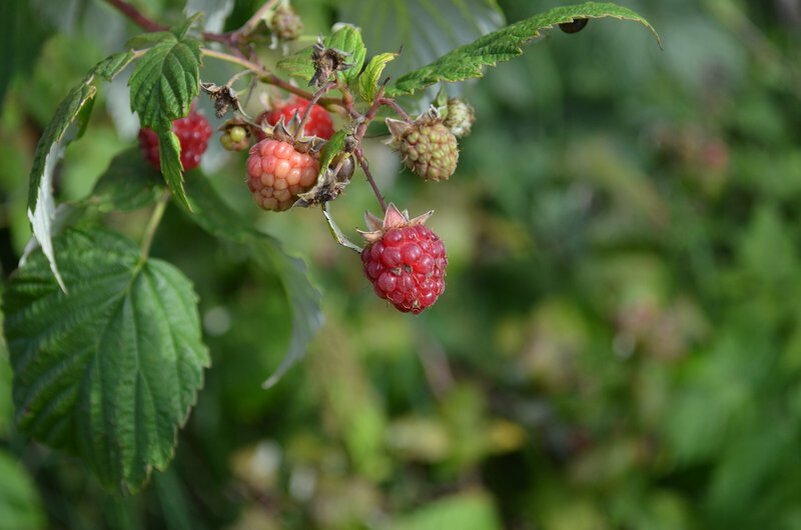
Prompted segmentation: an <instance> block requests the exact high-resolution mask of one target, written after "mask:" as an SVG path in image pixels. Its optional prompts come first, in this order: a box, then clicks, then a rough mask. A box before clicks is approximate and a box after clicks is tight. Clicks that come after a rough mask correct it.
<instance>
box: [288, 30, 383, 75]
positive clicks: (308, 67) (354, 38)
mask: <svg viewBox="0 0 801 530" xmlns="http://www.w3.org/2000/svg"><path fill="white" fill-rule="evenodd" d="M323 44H325V46H326V47H327V48H336V49H337V50H340V51H343V52H345V53H347V54H348V57H347V61H348V63H350V64H352V65H353V66H351V67H350V68H348V69H347V70H345V71H344V72H343V76H344V78H345V81H347V82H348V83H350V82H351V81H353V80H354V79H356V77H357V76H358V75H359V72H360V71H361V69H362V66H363V65H364V57H365V55H366V54H367V48H365V47H364V41H362V32H361V30H360V29H359V28H357V27H355V26H351V25H344V26H342V27H341V28H339V29H338V30H337V31H335V32H334V33H333V34H331V35H329V36H328V37H326V38H325V40H324V41H323ZM311 53H312V48H311V46H309V47H306V48H303V49H302V50H300V51H299V52H297V53H294V54H292V55H290V56H288V57H285V58H284V59H281V60H280V61H278V64H277V65H276V66H277V67H278V68H279V69H280V70H282V71H284V72H286V73H287V74H289V75H290V76H292V77H299V78H301V79H303V80H305V81H309V80H310V79H311V78H312V76H313V75H314V64H313V63H312V60H311Z"/></svg>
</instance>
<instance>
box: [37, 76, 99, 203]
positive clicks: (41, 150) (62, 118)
mask: <svg viewBox="0 0 801 530" xmlns="http://www.w3.org/2000/svg"><path fill="white" fill-rule="evenodd" d="M96 93H97V88H95V87H94V85H91V84H88V83H86V82H82V83H81V84H80V85H78V86H76V87H75V88H73V89H72V90H70V92H69V94H67V97H65V98H64V100H63V101H62V102H61V104H60V105H59V106H58V108H57V109H56V114H55V115H54V116H53V119H52V120H50V123H49V124H48V125H47V128H46V129H45V131H44V133H43V134H42V136H41V137H40V138H39V143H38V144H36V152H35V153H34V155H33V166H32V167H31V174H30V182H29V188H28V209H29V210H31V211H33V210H35V209H36V196H37V194H38V193H39V183H40V182H41V179H42V175H43V174H44V169H45V163H46V161H47V158H48V155H49V154H50V152H51V148H52V147H53V145H54V144H56V143H58V142H61V140H62V139H63V138H64V133H66V132H67V128H68V127H69V126H70V124H72V122H73V121H74V120H75V118H76V117H77V116H78V113H79V112H80V111H81V109H82V108H83V107H84V105H86V103H87V102H88V101H89V100H91V99H92V98H93V97H95V94H96Z"/></svg>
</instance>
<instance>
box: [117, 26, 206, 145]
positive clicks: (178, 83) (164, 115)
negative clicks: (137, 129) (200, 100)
mask: <svg viewBox="0 0 801 530" xmlns="http://www.w3.org/2000/svg"><path fill="white" fill-rule="evenodd" d="M199 83H200V42H199V41H198V40H197V39H193V38H191V37H182V38H180V39H179V38H177V37H174V36H173V37H172V38H165V40H164V41H162V42H160V43H158V44H156V45H155V46H153V47H152V48H150V49H149V50H148V51H147V52H146V53H145V54H144V55H143V56H142V58H141V59H139V62H138V63H137V64H136V68H135V69H134V71H133V74H131V78H130V80H129V81H128V85H129V86H130V87H131V110H133V111H134V112H136V113H137V114H139V120H140V121H141V123H142V126H143V127H150V128H151V129H154V130H157V131H159V130H163V131H167V130H169V129H170V127H171V122H172V121H174V120H177V119H179V118H182V117H184V116H186V115H187V114H188V113H189V108H190V105H191V104H192V100H194V99H195V97H197V95H198V91H199V90H200V85H199Z"/></svg>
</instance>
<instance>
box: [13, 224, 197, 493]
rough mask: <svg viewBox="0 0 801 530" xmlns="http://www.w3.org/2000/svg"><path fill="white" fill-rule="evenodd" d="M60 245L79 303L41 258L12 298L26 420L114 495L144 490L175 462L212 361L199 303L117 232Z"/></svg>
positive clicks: (18, 397) (181, 280) (79, 235)
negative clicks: (153, 471)
mask: <svg viewBox="0 0 801 530" xmlns="http://www.w3.org/2000/svg"><path fill="white" fill-rule="evenodd" d="M54 243H55V247H56V250H57V251H58V253H59V261H60V264H61V272H62V275H63V278H64V281H65V283H66V285H67V287H68V289H69V293H70V294H69V295H67V294H65V293H64V292H63V291H61V290H60V289H59V287H58V285H57V284H56V282H55V280H54V278H53V277H52V275H51V274H50V273H49V270H48V264H47V260H46V259H45V257H44V256H43V255H42V253H41V252H37V253H35V254H34V255H33V256H31V258H30V259H29V261H28V263H27V264H26V266H24V267H23V268H21V269H19V270H18V271H17V272H16V273H15V274H14V275H13V276H12V278H11V281H10V282H9V283H8V286H7V289H6V291H5V292H4V294H3V310H4V312H5V315H6V318H5V322H4V331H5V335H6V337H7V340H8V348H9V352H10V358H11V363H12V367H13V369H14V381H13V399H14V405H15V409H16V419H17V422H18V424H19V426H20V428H21V429H22V430H24V431H25V432H27V433H28V434H30V435H32V436H33V437H34V438H36V439H38V440H40V441H42V442H45V443H47V444H49V445H51V446H52V447H57V448H64V449H67V450H68V451H70V452H73V453H75V454H77V455H78V456H80V457H81V458H82V459H83V460H84V461H85V462H86V464H87V465H88V466H89V467H91V468H92V469H93V470H94V471H95V473H96V474H97V475H98V477H99V478H100V479H101V482H103V484H104V485H105V486H107V487H109V488H112V489H117V490H120V491H122V492H124V493H128V492H135V491H137V490H139V489H140V488H141V487H142V486H143V484H144V483H145V482H146V481H147V479H148V477H149V474H150V471H151V469H152V468H156V469H165V468H166V466H167V464H168V463H169V461H170V460H171V459H172V457H173V454H174V447H175V444H176V434H177V430H178V428H179V427H180V426H181V425H183V423H184V422H185V421H186V418H187V416H188V413H189V410H190V408H191V407H192V405H193V404H194V402H195V398H196V394H197V391H198V390H199V389H200V388H201V387H202V384H203V368H204V367H207V366H209V364H210V361H209V356H208V352H207V351H206V348H205V346H204V345H203V343H202V341H201V333H200V320H199V316H198V312H197V308H196V302H197V296H196V295H195V293H194V291H193V289H192V286H191V284H190V283H189V281H188V280H187V279H186V278H185V277H184V276H183V274H182V273H181V272H180V271H178V270H177V269H176V268H174V267H173V266H172V265H170V264H168V263H165V262H162V261H159V260H152V259H151V260H143V259H142V257H141V255H140V252H139V249H138V248H137V247H136V245H134V244H133V243H132V242H131V241H129V240H128V239H126V238H124V237H122V236H120V235H118V234H114V233H111V232H107V231H103V230H92V231H78V230H70V231H67V232H65V233H64V234H63V235H61V236H59V237H58V238H56V239H55V240H54Z"/></svg>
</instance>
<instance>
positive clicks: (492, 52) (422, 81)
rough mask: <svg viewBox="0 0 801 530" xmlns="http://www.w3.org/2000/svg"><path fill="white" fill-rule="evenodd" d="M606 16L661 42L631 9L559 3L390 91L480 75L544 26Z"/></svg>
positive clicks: (516, 51) (518, 49)
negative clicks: (626, 22) (636, 26)
mask: <svg viewBox="0 0 801 530" xmlns="http://www.w3.org/2000/svg"><path fill="white" fill-rule="evenodd" d="M604 17H612V18H617V19H621V20H631V21H634V22H639V23H640V24H642V25H643V26H645V27H646V28H648V29H649V30H651V32H652V33H653V34H654V36H655V37H656V39H657V42H659V44H660V46H661V42H660V41H659V35H658V34H657V33H656V31H655V30H654V28H653V27H652V26H651V24H649V23H648V21H647V20H645V19H644V18H643V17H641V16H640V15H638V14H637V13H635V12H634V11H632V10H631V9H628V8H625V7H621V6H618V5H615V4H611V3H605V2H604V3H598V2H587V3H585V4H581V5H575V6H562V7H556V8H553V9H551V10H549V11H546V12H544V13H540V14H538V15H535V16H533V17H531V18H528V19H525V20H521V21H520V22H516V23H515V24H512V25H509V26H506V27H504V28H501V29H499V30H498V31H494V32H492V33H489V34H487V35H484V36H483V37H481V38H479V39H477V40H476V41H474V42H472V43H470V44H466V45H464V46H460V47H458V48H456V49H455V50H453V51H451V52H450V53H448V54H446V55H443V56H442V57H440V58H439V59H437V60H435V61H434V62H433V63H431V64H429V65H428V66H424V67H423V68H420V69H417V70H414V71H412V72H409V73H407V74H405V75H403V76H401V77H399V78H398V80H397V81H396V82H395V84H394V85H392V86H390V87H388V88H387V94H388V95H389V96H398V95H402V94H412V93H414V92H416V91H418V90H420V89H422V88H425V87H427V86H430V85H433V84H434V83H438V82H440V81H451V82H453V81H462V80H464V79H471V78H474V77H481V76H482V75H483V70H484V67H485V66H495V65H496V64H497V63H499V62H502V61H508V60H510V59H512V58H514V57H517V56H519V55H521V54H522V53H523V48H522V46H523V45H525V44H527V43H528V42H530V41H531V40H533V39H535V38H537V37H539V36H540V35H541V33H540V32H541V31H542V30H545V29H549V28H553V27H554V26H557V25H558V24H562V23H565V22H571V21H573V20H574V19H580V18H604Z"/></svg>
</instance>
